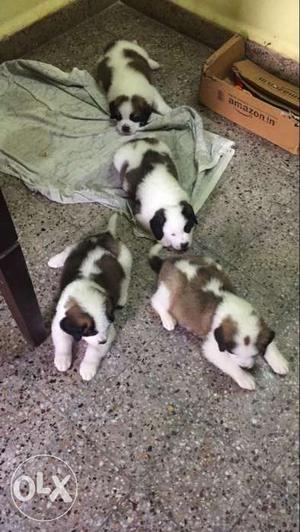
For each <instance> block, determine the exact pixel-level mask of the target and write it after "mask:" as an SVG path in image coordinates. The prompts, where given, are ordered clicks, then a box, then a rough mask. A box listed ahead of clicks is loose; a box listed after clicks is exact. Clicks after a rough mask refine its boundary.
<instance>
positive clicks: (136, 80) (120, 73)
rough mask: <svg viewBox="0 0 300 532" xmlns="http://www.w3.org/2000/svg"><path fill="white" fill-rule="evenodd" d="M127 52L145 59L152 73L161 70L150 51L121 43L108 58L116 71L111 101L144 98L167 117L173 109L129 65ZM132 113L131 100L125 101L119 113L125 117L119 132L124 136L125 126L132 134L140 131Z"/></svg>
mask: <svg viewBox="0 0 300 532" xmlns="http://www.w3.org/2000/svg"><path fill="white" fill-rule="evenodd" d="M124 49H131V50H133V51H135V52H137V53H138V54H140V55H141V56H142V57H144V59H146V61H147V62H148V65H149V67H150V68H151V69H152V70H156V69H158V68H159V63H157V61H154V60H153V59H151V58H150V57H149V55H148V53H147V52H146V50H144V49H143V48H142V47H141V46H139V45H138V44H137V43H134V42H131V41H126V40H119V41H117V42H116V43H115V44H114V46H113V47H112V48H110V49H109V50H108V51H107V52H106V53H105V55H104V57H107V58H108V66H109V67H111V68H112V69H113V75H112V82H111V85H110V87H109V90H108V92H107V98H108V101H109V102H112V101H113V100H115V99H116V98H117V97H118V96H120V95H124V96H128V97H132V96H134V95H137V96H142V97H143V98H144V99H145V100H146V102H147V103H148V104H149V105H150V106H152V107H153V109H154V110H155V111H157V112H158V113H160V114H162V115H164V114H167V113H168V112H169V111H170V107H169V106H168V105H167V104H166V102H165V101H164V99H163V98H162V96H161V95H160V94H159V92H158V91H157V89H156V88H155V87H154V86H153V85H152V84H151V83H149V81H148V80H147V78H146V77H145V76H144V75H143V74H142V73H140V72H137V71H136V70H134V69H133V68H131V67H129V66H128V63H129V62H130V60H131V59H130V58H126V57H125V56H124V54H123V50H124ZM132 110H133V109H132V105H131V102H130V101H129V102H124V103H123V104H122V106H120V108H119V111H120V113H121V115H122V120H120V121H119V122H118V123H117V129H118V131H119V132H120V133H124V131H123V130H122V128H123V126H127V127H128V128H129V131H128V133H129V134H133V133H135V132H136V131H137V130H138V129H139V127H140V126H139V123H136V122H133V121H132V120H130V118H129V116H130V114H131V113H132Z"/></svg>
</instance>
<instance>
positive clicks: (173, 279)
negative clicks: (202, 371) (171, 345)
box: [149, 244, 288, 390]
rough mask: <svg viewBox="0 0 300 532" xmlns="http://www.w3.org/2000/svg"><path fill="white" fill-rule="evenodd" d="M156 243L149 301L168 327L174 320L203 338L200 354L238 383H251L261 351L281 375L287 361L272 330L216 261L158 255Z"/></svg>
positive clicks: (248, 386) (247, 386)
mask: <svg viewBox="0 0 300 532" xmlns="http://www.w3.org/2000/svg"><path fill="white" fill-rule="evenodd" d="M159 249H160V246H159V245H158V244H156V245H155V246H154V247H153V248H152V249H151V250H150V257H149V259H150V265H151V267H152V269H153V270H154V271H156V272H157V273H158V274H159V277H158V288H157V291H156V293H155V294H154V296H153V297H152V299H151V303H152V307H153V308H154V310H155V311H156V312H157V313H158V315H159V316H160V319H161V321H162V324H163V326H164V327H165V329H167V330H168V331H171V330H173V329H174V328H175V326H176V324H177V323H178V324H179V325H181V326H182V327H185V328H186V329H187V330H189V331H191V332H193V333H195V334H197V335H199V336H201V337H203V338H204V342H203V346H202V350H203V353H204V356H205V357H206V358H207V359H208V360H209V361H210V362H212V363H213V364H214V365H215V366H217V367H218V368H220V369H221V370H222V371H223V372H224V373H227V374H228V375H230V376H231V377H232V379H233V380H235V381H236V382H237V383H238V385H239V386H240V387H241V388H245V389H247V390H254V389H255V382H254V379H253V377H252V376H251V375H250V374H249V373H247V372H246V371H244V370H243V369H242V368H252V367H253V365H254V363H255V359H256V357H257V355H262V356H264V358H265V360H266V361H267V362H268V364H269V365H270V366H271V368H272V369H273V371H274V372H275V373H279V374H281V375H285V374H286V373H287V372H288V364H287V362H286V360H285V359H284V358H283V356H282V355H281V353H280V352H279V350H278V348H277V346H276V344H275V342H274V336H275V333H274V332H273V331H272V330H271V329H270V328H269V327H268V326H267V325H266V323H265V322H264V320H263V319H261V318H260V317H259V316H258V315H257V313H256V312H255V310H254V309H253V307H252V305H250V303H248V302H247V301H245V299H243V298H241V297H239V296H237V295H236V294H235V292H234V289H233V287H232V285H231V283H230V281H229V279H228V277H227V276H226V275H225V273H224V272H223V271H222V268H221V266H220V265H219V264H216V263H214V261H213V260H211V259H208V258H202V257H187V258H184V259H182V258H181V257H173V258H169V259H165V260H162V259H161V258H160V257H159V256H158V252H159Z"/></svg>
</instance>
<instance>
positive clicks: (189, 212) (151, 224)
mask: <svg viewBox="0 0 300 532" xmlns="http://www.w3.org/2000/svg"><path fill="white" fill-rule="evenodd" d="M114 166H115V168H116V169H117V170H118V172H119V173H120V177H121V181H122V187H123V189H124V190H125V191H126V192H127V193H128V196H129V197H130V198H131V200H133V202H134V214H135V217H136V220H137V221H138V222H139V223H140V224H141V225H142V226H143V227H144V228H145V229H147V230H148V231H151V232H152V234H153V236H154V238H155V239H156V240H159V241H160V243H161V244H162V245H163V246H164V247H172V248H174V249H178V250H183V251H184V250H186V249H187V248H188V247H189V246H190V244H191V242H192V238H193V229H194V227H195V225H196V224H197V218H196V216H195V213H194V211H193V208H192V205H191V204H190V199H189V196H188V194H187V193H186V191H185V190H183V188H182V187H181V186H180V184H179V182H178V175H177V170H176V166H175V164H174V162H173V160H172V155H171V152H170V150H169V148H168V146H167V145H166V144H165V143H164V142H161V141H160V140H158V139H157V138H155V137H145V138H141V139H137V140H130V141H129V142H125V143H124V144H123V145H122V146H121V147H120V148H119V149H118V150H117V152H116V153H115V156H114Z"/></svg>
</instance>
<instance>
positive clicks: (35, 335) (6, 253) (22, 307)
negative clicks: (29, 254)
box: [0, 190, 47, 346]
mask: <svg viewBox="0 0 300 532" xmlns="http://www.w3.org/2000/svg"><path fill="white" fill-rule="evenodd" d="M0 291H1V292H2V294H3V297H4V299H5V301H6V303H7V305H8V307H9V309H10V311H11V313H12V315H13V317H14V319H15V321H16V323H17V325H18V327H19V329H20V330H21V332H22V334H23V336H24V337H25V339H26V340H27V341H28V342H30V343H31V344H33V345H35V346H37V345H39V344H41V343H42V342H43V341H44V340H45V338H46V336H47V333H46V330H45V327H44V323H43V319H42V315H41V311H40V308H39V305H38V302H37V298H36V295H35V292H34V289H33V286H32V282H31V278H30V275H29V272H28V269H27V265H26V262H25V259H24V255H23V253H22V249H21V246H20V244H19V242H18V236H17V233H16V230H15V227H14V224H13V221H12V219H11V216H10V213H9V210H8V207H7V205H6V202H5V199H4V196H3V194H2V192H1V190H0Z"/></svg>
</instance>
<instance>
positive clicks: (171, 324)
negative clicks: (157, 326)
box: [161, 314, 176, 331]
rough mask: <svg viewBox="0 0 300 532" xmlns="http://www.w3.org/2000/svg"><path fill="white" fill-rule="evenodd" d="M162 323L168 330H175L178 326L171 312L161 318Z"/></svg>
mask: <svg viewBox="0 0 300 532" xmlns="http://www.w3.org/2000/svg"><path fill="white" fill-rule="evenodd" d="M161 321H162V324H163V326H164V328H165V329H167V331H174V329H175V327H176V320H174V318H173V317H172V316H171V315H170V314H169V315H167V316H164V318H163V319H162V320H161Z"/></svg>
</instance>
